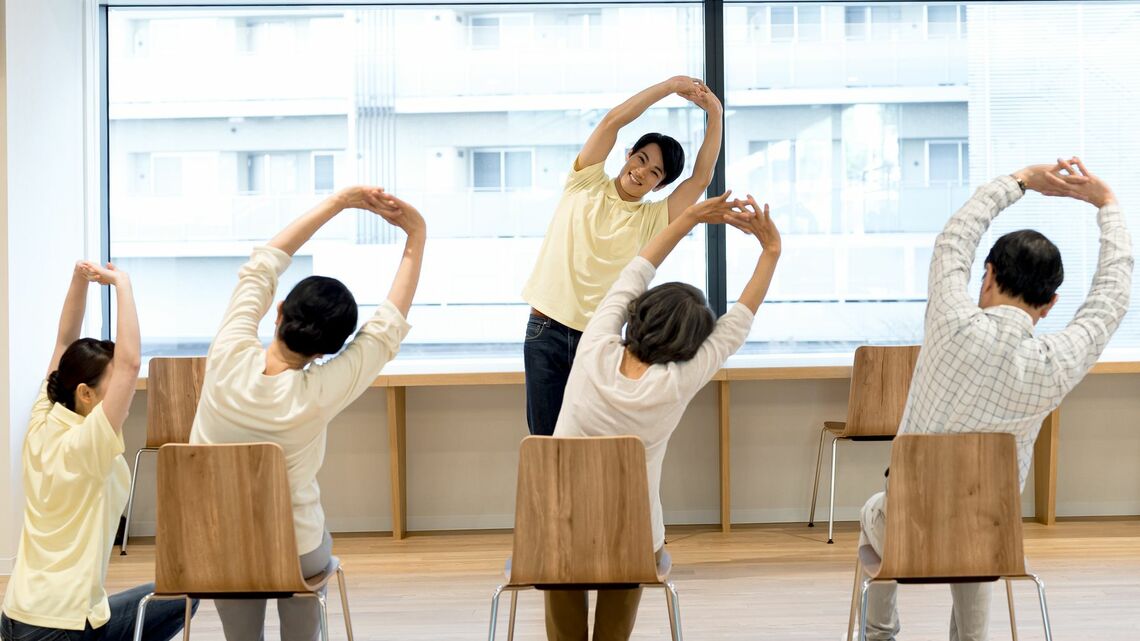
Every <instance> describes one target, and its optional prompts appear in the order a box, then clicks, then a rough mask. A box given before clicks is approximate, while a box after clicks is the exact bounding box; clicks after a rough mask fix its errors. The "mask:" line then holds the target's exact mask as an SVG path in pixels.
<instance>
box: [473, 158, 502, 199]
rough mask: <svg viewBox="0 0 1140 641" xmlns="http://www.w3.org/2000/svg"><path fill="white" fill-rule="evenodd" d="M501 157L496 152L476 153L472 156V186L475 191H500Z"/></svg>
mask: <svg viewBox="0 0 1140 641" xmlns="http://www.w3.org/2000/svg"><path fill="white" fill-rule="evenodd" d="M502 158H503V155H502V153H501V152H498V151H476V152H475V153H474V155H473V156H472V166H473V167H474V178H473V184H474V185H475V189H490V190H494V191H498V190H500V189H502V187H503V182H502V180H503V179H502V173H501V172H502V169H501V167H500V165H501V163H502Z"/></svg>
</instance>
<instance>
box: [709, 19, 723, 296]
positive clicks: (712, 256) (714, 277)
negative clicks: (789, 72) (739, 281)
mask: <svg viewBox="0 0 1140 641" xmlns="http://www.w3.org/2000/svg"><path fill="white" fill-rule="evenodd" d="M704 10H705V13H704V16H705V17H704V23H705V77H704V81H705V84H706V85H708V88H709V89H710V90H711V91H712V92H713V93H714V94H715V95H716V97H717V98H720V102H721V104H722V105H725V104H726V103H725V96H724V0H705V3H704ZM727 110H728V109H727V105H726V107H725V109H724V111H725V112H727ZM726 133H727V132H726ZM724 171H725V169H724V137H723V136H722V137H721V143H720V153H719V154H717V159H716V169H715V170H714V171H713V179H712V182H711V183H709V188H708V191H707V192H706V195H708V196H716V195H719V194H723V193H724V190H725V189H726V183H727V181H726V180H725V173H724ZM725 239H726V235H725V227H724V225H705V260H706V272H707V274H708V282H707V284H708V297H709V305H711V306H712V309H713V311H714V312H716V315H717V316H718V317H719V316H723V315H724V313H725V312H726V311H728V292H727V288H726V281H727V278H728V267H727V262H726V244H725V243H726V240H725Z"/></svg>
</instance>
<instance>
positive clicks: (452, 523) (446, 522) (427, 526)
mask: <svg viewBox="0 0 1140 641" xmlns="http://www.w3.org/2000/svg"><path fill="white" fill-rule="evenodd" d="M514 526H515V515H514V514H513V513H512V514H453V515H446V516H409V517H408V530H409V531H411V532H431V531H449V530H509V529H511V528H513V527H514Z"/></svg>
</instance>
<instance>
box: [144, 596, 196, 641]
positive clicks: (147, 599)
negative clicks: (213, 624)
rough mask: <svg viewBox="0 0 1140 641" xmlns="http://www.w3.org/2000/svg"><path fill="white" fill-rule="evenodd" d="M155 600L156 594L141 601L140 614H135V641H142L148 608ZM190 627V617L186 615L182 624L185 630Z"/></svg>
mask: <svg viewBox="0 0 1140 641" xmlns="http://www.w3.org/2000/svg"><path fill="white" fill-rule="evenodd" d="M153 599H154V592H151V593H150V594H148V595H146V596H144V597H143V598H142V601H139V609H138V613H136V614H135V637H134V641H142V633H143V622H144V621H146V606H147V604H148V603H150V602H151V601H152V600H153ZM189 625H190V616H189V615H188V614H187V615H186V620H185V621H183V622H182V627H183V628H185V627H187V626H189Z"/></svg>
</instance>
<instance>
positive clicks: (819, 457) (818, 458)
mask: <svg viewBox="0 0 1140 641" xmlns="http://www.w3.org/2000/svg"><path fill="white" fill-rule="evenodd" d="M826 435H827V428H826V427H824V428H823V429H821V430H820V431H819V451H818V452H817V453H816V455H815V485H813V486H812V488H811V514H810V515H809V516H808V527H815V500H816V498H817V497H818V496H819V472H820V468H822V467H823V437H824V436H826Z"/></svg>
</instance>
